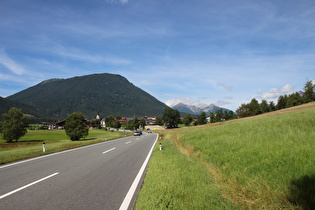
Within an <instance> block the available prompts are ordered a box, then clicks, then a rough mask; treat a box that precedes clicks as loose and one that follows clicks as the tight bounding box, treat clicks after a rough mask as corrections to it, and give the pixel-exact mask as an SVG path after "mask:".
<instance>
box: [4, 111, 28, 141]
mask: <svg viewBox="0 0 315 210" xmlns="http://www.w3.org/2000/svg"><path fill="white" fill-rule="evenodd" d="M2 119H3V121H2V122H1V124H0V127H1V128H0V131H1V133H2V138H3V139H4V140H6V141H7V142H12V141H13V140H15V141H18V140H19V139H20V138H21V137H22V136H24V135H25V134H26V132H27V130H26V128H27V127H28V125H29V123H28V121H27V119H26V117H25V116H24V115H23V112H22V110H21V109H18V108H15V107H12V108H11V109H10V110H9V112H8V113H7V114H3V115H2Z"/></svg>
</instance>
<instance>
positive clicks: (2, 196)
mask: <svg viewBox="0 0 315 210" xmlns="http://www.w3.org/2000/svg"><path fill="white" fill-rule="evenodd" d="M57 174H59V172H57V173H54V174H51V175H49V176H46V177H44V178H42V179H39V180H37V181H35V182H32V183H30V184H28V185H25V186H23V187H20V188H19V189H16V190H13V191H11V192H8V193H6V194H4V195H1V196H0V200H1V199H2V198H5V197H7V196H9V195H12V194H13V193H16V192H18V191H21V190H23V189H25V188H27V187H30V186H32V185H34V184H37V183H38V182H41V181H44V180H45V179H49V178H50V177H53V176H56V175H57Z"/></svg>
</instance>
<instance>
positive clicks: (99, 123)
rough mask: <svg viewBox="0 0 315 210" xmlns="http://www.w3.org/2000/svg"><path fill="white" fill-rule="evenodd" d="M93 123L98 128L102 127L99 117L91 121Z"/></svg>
mask: <svg viewBox="0 0 315 210" xmlns="http://www.w3.org/2000/svg"><path fill="white" fill-rule="evenodd" d="M91 123H92V125H93V126H95V127H97V128H98V129H100V128H101V121H100V120H99V119H94V120H92V121H91Z"/></svg>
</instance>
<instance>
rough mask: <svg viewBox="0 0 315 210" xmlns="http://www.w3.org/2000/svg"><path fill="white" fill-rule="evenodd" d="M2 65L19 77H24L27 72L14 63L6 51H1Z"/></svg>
mask: <svg viewBox="0 0 315 210" xmlns="http://www.w3.org/2000/svg"><path fill="white" fill-rule="evenodd" d="M0 64H2V65H3V66H4V67H6V68H7V69H9V70H10V71H11V72H13V73H14V74H17V75H22V74H23V73H24V72H25V69H24V68H23V67H22V66H20V65H19V64H17V63H16V62H15V61H13V60H12V59H11V58H10V57H9V56H8V55H7V54H6V53H5V51H4V49H0Z"/></svg>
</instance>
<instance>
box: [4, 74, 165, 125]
mask: <svg viewBox="0 0 315 210" xmlns="http://www.w3.org/2000/svg"><path fill="white" fill-rule="evenodd" d="M0 99H1V100H0V102H1V104H0V105H1V106H0V111H1V113H0V114H3V113H6V112H7V111H8V109H9V107H12V106H15V107H18V108H22V109H23V112H24V113H26V114H30V115H34V116H35V117H42V116H45V117H50V118H55V119H59V120H62V119H64V118H66V117H67V116H68V115H69V114H71V113H73V112H81V113H82V114H83V115H84V116H85V117H86V118H88V119H91V118H94V117H95V116H96V115H97V114H98V113H99V114H100V116H101V117H106V116H108V115H113V116H115V117H116V116H117V115H120V116H123V117H134V116H137V117H140V116H145V115H147V116H161V115H162V113H163V111H164V109H165V108H167V107H168V106H167V105H165V104H164V103H162V102H161V101H159V100H157V99H156V98H154V97H153V96H151V95H150V94H148V93H147V92H145V91H143V90H141V89H140V88H138V87H136V86H135V85H133V84H132V83H130V82H129V81H128V80H127V79H126V78H124V77H122V76H120V75H116V74H107V73H104V74H93V75H87V76H80V77H73V78H69V79H51V80H46V81H43V82H41V83H39V84H37V85H35V86H33V87H30V88H28V89H26V90H23V91H21V92H18V93H16V94H14V95H11V96H9V97H7V98H0Z"/></svg>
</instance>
